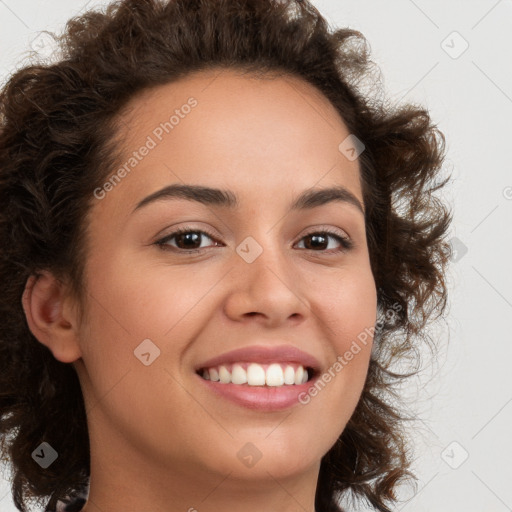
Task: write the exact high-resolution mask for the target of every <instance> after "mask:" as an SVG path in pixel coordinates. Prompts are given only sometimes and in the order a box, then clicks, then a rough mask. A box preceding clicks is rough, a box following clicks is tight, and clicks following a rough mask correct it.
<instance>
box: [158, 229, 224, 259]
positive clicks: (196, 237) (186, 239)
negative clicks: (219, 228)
mask: <svg viewBox="0 0 512 512" xmlns="http://www.w3.org/2000/svg"><path fill="white" fill-rule="evenodd" d="M204 236H206V238H209V239H210V240H215V239H214V237H213V235H211V234H209V233H208V232H206V231H202V230H200V229H188V228H180V229H177V230H176V231H174V232H173V233H171V234H169V235H167V236H165V237H164V238H162V239H160V240H158V241H157V242H156V245H158V246H160V248H161V249H164V250H181V251H184V252H188V253H190V252H201V251H202V250H203V249H204V248H205V247H201V238H202V237H204ZM173 239H176V245H173V244H170V243H169V242H170V241H171V240H173ZM198 243H199V246H198V245H197V244H198ZM217 245H218V244H217Z"/></svg>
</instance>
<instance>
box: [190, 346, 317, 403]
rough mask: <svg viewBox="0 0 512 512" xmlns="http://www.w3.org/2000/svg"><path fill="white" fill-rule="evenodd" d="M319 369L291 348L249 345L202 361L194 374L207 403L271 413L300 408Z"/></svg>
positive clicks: (310, 358) (306, 355) (312, 359)
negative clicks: (203, 390) (207, 396)
mask: <svg viewBox="0 0 512 512" xmlns="http://www.w3.org/2000/svg"><path fill="white" fill-rule="evenodd" d="M321 368H322V366H321V364H320V362H319V361H318V359H317V358H316V357H314V356H313V355H311V354H309V353H307V352H304V351H302V350H300V349H298V348H297V347H295V346H293V345H280V346H275V345H266V346H265V345H253V346H249V347H245V348H238V349H235V350H233V351H231V352H227V353H224V354H221V355H219V356H216V357H214V358H212V359H209V360H207V361H203V362H202V363H200V364H199V365H198V366H196V367H195V369H194V370H195V374H196V378H197V379H198V380H199V382H200V383H201V384H202V386H204V388H203V389H205V390H206V393H208V394H209V398H208V399H210V397H211V400H217V399H220V400H227V401H229V402H231V403H233V404H235V405H236V406H238V407H243V408H245V409H252V410H256V411H257V412H272V411H282V410H285V409H289V408H291V407H297V406H299V405H300V404H302V405H303V404H304V402H302V401H301V400H300V398H301V396H302V395H303V394H306V393H307V392H308V389H309V388H310V387H311V386H312V385H313V384H314V382H315V381H316V380H318V378H319V377H320V375H321ZM201 384H200V385H201Z"/></svg>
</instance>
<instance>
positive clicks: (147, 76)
mask: <svg viewBox="0 0 512 512" xmlns="http://www.w3.org/2000/svg"><path fill="white" fill-rule="evenodd" d="M57 40H58V43H59V48H60V50H61V52H62V54H61V56H60V57H59V59H58V61H57V62H39V63H37V64H32V65H29V66H26V67H24V68H22V69H20V70H18V71H17V72H16V73H14V74H13V75H12V76H11V77H10V79H9V81H8V82H7V83H6V84H5V86H4V87H3V89H2V91H1V95H0V246H1V253H0V254H1V258H0V282H1V283H2V292H3V293H2V295H1V297H0V353H1V357H0V433H1V436H2V437H1V439H2V454H3V458H4V460H9V461H10V463H11V467H12V470H13V480H12V496H13V500H14V503H15V505H16V507H17V508H18V509H19V510H20V511H23V512H25V511H26V510H27V508H26V507H27V503H28V502H29V501H32V500H35V501H38V502H41V501H43V500H45V499H46V498H48V497H49V496H50V497H51V500H50V503H52V502H53V503H55V500H56V499H57V498H58V497H59V496H65V495H72V494H73V493H75V492H77V490H78V489H83V487H84V486H85V485H87V482H88V478H89V474H90V473H89V472H90V460H89V457H90V454H89V438H88V430H87V418H86V412H85V408H84V401H83V396H82V392H81V387H80V383H79V380H78V377H77V374H76V372H75V370H74V368H73V367H72V365H71V364H66V363H62V362H59V361H57V360H56V359H55V358H54V357H53V355H52V353H51V352H50V351H49V350H48V349H47V348H46V347H45V346H44V345H43V344H41V343H39V342H38V340H37V339H36V338H35V337H34V336H33V334H32V333H31V331H30V330H29V327H28V325H27V321H26V317H25V314H24V311H23V308H22V302H21V298H22V294H23V291H24V288H25V285H26V282H27V279H28V278H29V276H31V275H37V274H38V272H40V271H41V270H49V271H51V272H53V273H54V275H56V276H58V277H59V279H62V280H66V281H68V282H69V283H70V286H71V287H72V292H73V294H74V296H75V297H76V298H77V299H78V300H79V303H80V304H84V303H85V296H84V282H83V269H84V262H85V258H86V257H87V254H86V247H85V238H84V234H85V229H86V226H87V222H86V221H87V213H88V211H89V210H90V208H92V206H93V204H94V195H93V191H94V190H95V189H96V188H97V187H98V186H101V184H102V183H104V181H105V177H106V176H108V175H110V174H112V171H113V169H115V168H116V164H117V163H118V162H116V158H117V154H118V153H117V152H116V149H118V148H116V145H115V144H114V141H113V139H114V138H113V135H112V134H113V133H114V130H113V128H115V120H116V114H118V113H119V112H120V111H121V109H122V108H123V106H124V105H126V104H127V102H128V101H129V100H130V99H132V98H133V97H134V96H135V95H136V94H137V93H139V92H141V91H143V90H145V89H147V88H149V87H153V86H156V85H160V84H168V83H172V82H173V81H176V80H177V79H179V78H181V77H183V76H186V75H187V74H189V73H191V72H193V71H201V70H206V69H221V68H231V69H236V70H240V71H251V72H253V73H261V75H262V76H263V75H264V74H265V73H269V72H277V73H282V74H283V75H293V76H297V77H300V78H301V79H302V80H305V81H306V82H308V83H310V84H312V85H314V86H315V87H316V88H317V89H318V90H320V91H321V92H322V93H323V94H324V95H325V97H327V98H328V99H329V100H330V102H331V103H332V104H333V105H334V106H335V108H336V109H337V110H338V112H339V113H340V115H341V117H342V119H343V120H344V121H345V123H346V125H347V127H348V129H349V131H350V133H351V134H354V135H355V136H356V137H357V138H359V139H360V140H361V141H362V142H363V143H364V145H365V150H364V152H363V153H362V154H361V155H360V156H359V162H360V171H361V183H362V189H363V198H364V204H365V209H366V213H365V222H366V229H367V242H368V249H369V254H370V261H371V269H372V272H373V276H374V279H375V283H376V287H377V290H378V295H377V300H378V308H379V311H380V313H381V314H383V313H384V312H386V311H391V310H392V311H394V314H393V315H390V316H387V315H384V316H383V320H382V322H381V323H380V324H379V326H378V328H377V330H376V331H375V347H374V348H375V350H374V352H373V354H372V359H371V361H370V365H369V370H368V375H367V379H366V382H365V386H364V389H363V392H362V395H361V397H360V400H359V402H358V405H357V407H356V409H355V412H354V414H353V415H352V417H351V419H350V420H349V422H348V424H347V425H346V428H345V430H344V431H343V433H342V434H341V435H340V437H339V439H338V441H337V442H336V444H335V445H334V446H333V447H332V448H331V449H330V451H329V452H328V453H327V454H326V455H325V456H324V457H323V459H322V461H321V468H320V474H319V479H318V486H317V491H316V497H315V506H316V510H317V511H319V512H320V511H322V512H327V511H336V512H339V511H342V510H343V509H342V508H341V505H340V504H339V500H340V498H343V497H344V496H348V495H351V496H352V497H355V498H357V499H363V500H365V501H366V502H367V503H370V504H371V506H373V507H374V509H375V510H379V511H382V512H389V511H390V510H391V509H390V508H389V507H390V506H391V505H392V504H393V503H394V502H396V501H397V497H396V487H397V485H398V483H399V482H401V481H402V480H406V481H407V480H409V479H411V478H412V479H414V478H415V477H414V475H413V474H412V472H411V471H410V465H411V460H410V454H409V447H408V442H407V441H406V436H404V432H405V423H404V421H406V420H407V419H408V418H407V417H406V415H405V413H404V410H402V409H401V407H400V403H401V402H400V400H398V401H396V400H395V399H397V398H399V396H398V394H397V392H396V389H395V387H396V386H397V384H398V383H400V382H402V380H403V379H404V378H406V377H409V376H411V375H413V374H414V373H415V372H414V371H413V372H409V373H398V372H395V371H393V364H394V363H395V362H396V361H403V360H404V359H407V358H408V357H410V356H411V354H413V353H414V352H416V351H417V350H418V342H419V341H427V342H428V343H427V344H428V345H429V346H431V348H432V345H433V344H435V341H434V340H432V338H431V337H430V336H429V335H427V333H426V330H425V329H424V328H425V326H426V325H427V322H429V321H430V320H431V319H433V317H434V313H437V315H436V316H435V318H439V317H440V316H441V315H442V313H443V311H444V310H445V306H446V301H447V288H446V284H445V271H446V265H447V263H448V260H449V257H450V247H449V244H448V243H447V242H446V241H445V235H446V233H447V231H448V228H449V225H450V223H451V220H452V214H451V212H450V210H449V208H448V207H447V206H446V205H445V204H444V203H443V202H442V201H441V200H440V199H439V198H437V197H435V196H434V195H433V193H434V192H436V191H437V190H439V189H441V188H442V187H443V186H444V185H445V184H446V183H447V181H448V179H449V178H448V177H447V178H445V179H440V178H439V176H440V171H441V165H442V163H443V160H444V157H445V139H444V136H443V134H442V133H441V132H440V131H439V129H438V128H437V126H436V125H434V124H433V123H432V121H431V119H430V116H429V113H428V111H427V110H426V109H425V108H423V107H421V106H418V105H412V104H407V105H399V104H398V105H397V104H392V103H391V102H390V101H389V100H382V99H379V98H378V96H379V94H378V92H377V91H378V90H379V85H380V82H379V80H378V79H377V78H375V73H374V63H373V62H372V61H371V60H370V57H369V56H370V50H369V44H368V43H367V41H366V39H365V38H364V36H363V35H362V34H361V33H360V32H358V31H355V30H351V29H348V28H342V29H336V30H331V29H329V27H328V24H327V22H326V20H325V19H324V18H323V17H322V16H321V14H320V13H319V12H318V10H317V9H316V8H315V7H313V6H312V5H311V4H310V3H309V2H308V1H306V0H290V1H277V0H171V1H167V2H163V1H159V0H124V1H121V2H115V3H112V4H110V5H109V6H108V7H107V8H105V9H104V10H103V11H101V10H97V11H92V10H91V11H88V12H86V13H85V14H82V15H81V16H79V17H76V18H73V19H71V20H70V21H69V22H68V23H67V26H66V31H65V32H64V33H63V35H62V36H59V37H58V38H57ZM365 81H366V82H367V83H369V85H370V88H369V90H367V91H365V89H364V87H363V83H364V82H365ZM433 350H434V349H433ZM393 401H395V402H396V403H395V404H393V403H392V402H393ZM42 441H46V442H48V443H49V444H50V445H51V446H53V447H55V448H56V450H57V451H58V453H59V458H58V460H57V461H56V462H55V463H54V464H52V465H51V466H50V467H49V468H47V469H43V468H41V467H40V466H39V465H38V464H35V463H34V461H33V460H32V456H31V454H32V452H33V451H34V449H35V448H36V447H37V446H38V445H39V444H40V443H41V442H42Z"/></svg>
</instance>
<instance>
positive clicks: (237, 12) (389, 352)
mask: <svg viewBox="0 0 512 512" xmlns="http://www.w3.org/2000/svg"><path fill="white" fill-rule="evenodd" d="M60 46H61V49H62V52H63V53H62V56H61V57H60V59H59V60H58V61H57V62H53V63H46V64H44V65H43V64H41V65H35V66H33V67H27V68H24V69H21V70H19V71H17V72H16V73H15V74H14V75H13V76H12V77H11V79H10V81H9V82H8V83H7V84H6V86H5V87H4V89H3V91H2V95H1V100H0V105H1V112H2V125H1V132H0V196H1V201H0V205H1V206H0V238H1V241H2V258H1V264H0V265H1V267H0V279H1V281H2V283H3V284H4V290H3V294H2V299H1V309H0V311H1V317H0V320H1V322H0V325H1V327H0V347H1V351H2V359H1V364H2V368H1V370H2V371H1V372H0V374H1V377H0V379H1V381H0V382H1V384H0V397H1V399H0V404H1V405H0V411H1V423H0V425H1V429H0V431H1V432H2V433H3V438H2V440H3V450H4V452H5V454H6V457H8V459H9V461H10V463H11V466H12V471H13V475H14V479H13V486H12V490H13V499H14V502H15V504H16V506H17V508H18V509H19V510H26V505H27V503H28V502H29V501H31V500H38V502H44V506H45V507H46V510H48V511H53V510H64V509H65V510H82V511H83V512H96V511H107V510H108V511H109V512H121V511H123V512H127V511H140V510H151V511H162V512H163V511H164V510H165V511H166V512H174V511H182V510H188V511H194V510H197V511H201V512H203V511H216V510H223V509H226V508H227V507H229V506H231V507H233V506H234V507H235V508H236V509H242V510H244V512H252V511H256V510H258V511H261V510H279V511H296V510H308V511H313V510H315V511H317V512H324V511H341V510H350V507H351V506H352V505H351V502H350V499H351V498H355V499H361V500H363V501H366V502H367V503H368V504H370V505H371V506H372V507H373V508H374V509H375V510H379V511H389V510H391V508H390V507H392V505H393V503H395V502H396V499H397V498H396V490H397V488H398V485H399V484H400V483H401V482H402V481H404V480H406V479H407V478H412V477H413V475H412V473H411V472H410V471H409V470H408V467H409V464H410V459H409V457H410V455H409V450H408V445H407V442H406V440H405V437H404V435H403V432H404V431H403V425H402V422H401V420H403V419H404V415H403V412H402V411H401V410H400V406H399V404H396V403H392V398H393V396H394V395H393V393H394V391H395V390H394V386H395V385H396V384H397V383H399V382H400V381H401V380H402V379H403V378H405V377H406V376H407V375H408V374H399V373H396V372H394V371H393V368H394V366H393V365H395V364H397V363H401V362H402V361H403V360H404V359H406V358H408V357H410V356H411V353H413V352H415V351H417V350H418V344H419V342H420V341H421V340H424V341H427V342H430V343H432V340H431V339H430V338H429V337H428V335H427V334H426V331H425V326H426V325H427V322H428V321H429V320H431V319H432V318H433V316H434V313H435V315H436V317H437V316H440V315H441V314H442V312H443V310H444V307H445V303H446V288H445V283H444V272H445V267H446V264H447V261H448V257H449V245H448V244H447V242H446V241H445V235H446V232H447V230H448V226H449V223H450V221H451V216H450V213H449V211H448V209H447V207H446V206H445V205H443V204H442V203H441V202H440V201H439V200H438V199H437V198H436V197H435V196H433V195H432V192H434V191H435V190H437V189H439V188H441V187H442V186H444V184H445V183H446V181H447V180H444V181H442V182H439V179H438V178H439V170H440V167H441V164H442V161H443V156H444V138H443V135H442V134H441V133H440V132H439V130H438V129H437V128H436V127H435V125H434V124H433V123H432V121H431V119H430V117H429V114H428V112H427V111H426V110H425V109H422V108H420V107H417V106H412V105H403V106H392V105H390V104H389V103H383V102H381V101H378V100H377V95H376V94H374V93H372V92H371V91H374V89H373V88H372V89H371V90H370V91H368V92H365V91H364V90H363V88H362V86H361V83H362V81H361V79H366V78H368V77H369V76H370V75H369V73H370V72H371V63H370V60H369V52H368V48H367V45H366V42H365V40H364V37H363V36H362V35H361V34H360V33H358V32H356V31H353V30H349V29H339V30H335V31H330V30H329V29H328V26H327V23H326V21H325V20H324V18H322V16H321V15H320V14H319V13H318V11H317V10H316V9H315V8H314V7H313V6H312V5H311V4H309V3H308V2H306V1H299V0H296V1H291V2H277V1H272V0H229V1H227V0H208V1H205V0H202V1H201V0H187V1H185V0H172V1H168V2H159V1H157V0H145V1H140V0H138V1H135V0H124V1H122V2H119V3H115V4H112V5H110V6H109V7H108V9H107V10H106V11H105V12H100V11H90V12H88V13H86V14H84V15H82V16H81V17H79V18H76V19H73V20H71V21H70V22H69V23H68V26H67V30H66V33H65V34H64V36H63V37H62V38H61V40H60ZM374 85H375V84H374ZM48 498H49V500H48ZM47 502H48V503H47ZM66 505H67V508H65V507H66Z"/></svg>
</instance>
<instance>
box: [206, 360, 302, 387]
mask: <svg viewBox="0 0 512 512" xmlns="http://www.w3.org/2000/svg"><path fill="white" fill-rule="evenodd" d="M244 366H246V363H241V364H239V363H235V364H233V365H232V366H231V371H230V370H229V369H228V368H229V365H228V366H224V365H221V366H219V367H213V368H207V369H206V368H205V369H204V370H203V372H202V377H203V379H205V380H211V381H212V382H219V381H220V382H221V383H222V384H230V383H232V384H237V385H242V384H247V385H249V386H265V385H266V386H271V387H279V386H283V385H287V386H291V385H293V384H295V385H299V384H304V383H305V382H307V381H308V372H307V370H306V369H305V368H304V367H303V366H300V365H297V369H295V368H294V367H293V366H291V365H290V364H287V365H286V366H281V364H279V363H272V364H270V365H268V366H267V370H266V371H265V368H264V367H263V366H262V365H260V364H258V363H250V364H249V365H248V366H247V370H245V368H244ZM265 366H266V365H265ZM283 368H284V369H283Z"/></svg>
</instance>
